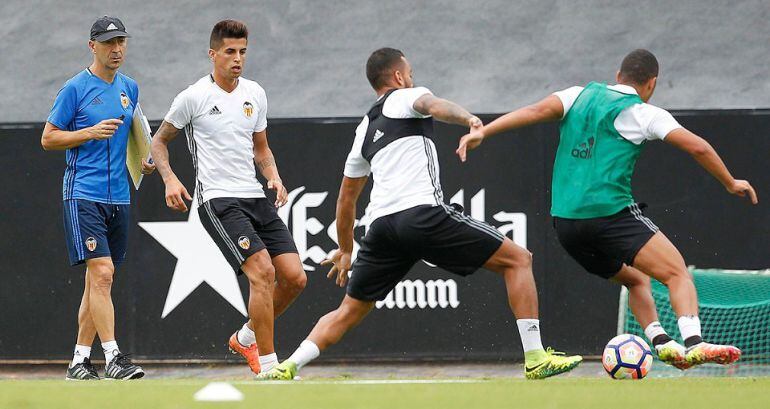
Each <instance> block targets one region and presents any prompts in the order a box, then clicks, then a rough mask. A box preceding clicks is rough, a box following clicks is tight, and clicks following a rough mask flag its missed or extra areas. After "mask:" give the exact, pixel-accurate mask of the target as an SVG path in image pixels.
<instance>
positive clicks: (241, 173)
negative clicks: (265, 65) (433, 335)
mask: <svg viewBox="0 0 770 409" xmlns="http://www.w3.org/2000/svg"><path fill="white" fill-rule="evenodd" d="M247 43H248V30H247V28H246V26H245V25H244V24H243V23H241V22H238V21H233V20H223V21H220V22H219V23H217V24H216V25H215V26H214V29H213V30H212V31H211V39H210V49H209V57H210V58H211V61H212V62H213V63H214V70H213V72H212V73H211V74H209V75H206V76H205V77H203V78H201V79H200V80H198V82H196V83H195V84H193V85H191V86H189V87H188V88H187V89H186V90H184V91H182V92H181V93H179V95H177V97H176V98H175V99H174V102H173V104H172V105H171V109H170V110H169V111H168V114H166V118H165V120H164V121H163V123H162V124H161V126H160V128H159V129H158V132H157V133H156V135H155V137H154V138H153V143H152V155H153V158H154V159H155V163H156V164H157V167H158V172H159V173H160V174H161V176H162V177H163V182H164V183H165V184H166V204H167V205H168V207H170V208H172V209H175V210H179V211H187V205H186V204H185V202H184V199H187V200H191V198H190V194H189V193H188V192H187V190H186V189H185V187H184V186H183V185H182V183H181V182H180V181H179V179H178V178H177V177H176V175H175V174H174V172H173V171H172V170H171V166H170V165H169V160H168V143H169V142H170V141H171V140H172V139H174V138H175V137H176V135H177V133H178V132H179V130H180V129H182V128H184V129H185V132H186V134H187V141H188V145H189V148H190V154H191V155H192V159H193V165H194V166H195V174H196V179H197V184H196V189H195V192H196V195H197V196H198V198H197V199H198V214H199V215H200V220H201V223H203V226H204V227H205V228H206V231H207V232H208V233H209V235H211V238H212V239H213V240H214V242H215V243H217V246H218V247H219V249H220V250H221V251H222V254H223V255H224V256H225V258H226V259H227V261H228V262H229V263H230V265H231V266H232V268H233V270H235V272H236V273H237V274H245V275H246V277H247V278H248V280H249V308H248V310H249V321H248V322H247V323H246V324H244V325H243V328H241V329H240V330H238V331H237V332H236V333H234V334H233V335H232V336H231V337H230V341H229V346H230V349H231V350H232V351H233V352H235V353H239V354H241V355H242V356H243V357H244V358H245V359H246V361H247V362H248V364H249V367H250V368H251V370H252V371H253V372H254V373H259V372H260V370H267V369H270V368H272V367H273V366H274V365H276V364H277V363H278V358H277V357H276V354H275V349H274V347H273V321H274V319H275V317H277V316H278V315H280V314H281V313H282V312H283V311H285V310H286V309H287V308H288V307H289V305H290V304H291V302H292V301H294V299H295V298H296V297H297V296H298V295H299V293H300V292H301V291H302V289H303V288H304V287H305V282H306V280H307V278H306V277H305V272H304V270H303V269H302V263H301V262H300V260H299V255H298V254H297V248H296V247H295V246H294V240H293V239H292V237H291V234H290V233H289V230H288V229H287V228H286V225H285V224H284V223H283V221H282V220H281V219H280V217H278V213H277V212H276V207H278V206H283V205H284V204H286V196H287V195H286V189H285V188H284V187H283V183H282V182H281V178H280V176H279V175H278V167H277V165H276V164H275V159H274V158H273V153H272V151H271V150H270V147H269V146H268V144H267V130H266V129H267V97H266V96H265V91H264V90H263V89H262V87H260V86H259V84H257V83H256V82H254V81H250V80H247V79H245V78H241V77H240V75H241V71H242V69H243V65H244V64H245V62H246V45H247ZM255 162H256V165H257V167H258V168H259V170H260V171H261V172H262V176H264V177H265V178H266V179H267V181H268V182H267V187H268V188H269V189H273V190H275V191H276V194H277V200H276V201H275V204H273V203H270V202H269V201H268V200H267V198H266V197H265V193H264V191H263V190H262V185H261V184H260V183H259V181H258V180H257V175H256V171H255V169H254V164H255ZM222 274H224V272H222ZM257 345H259V348H257Z"/></svg>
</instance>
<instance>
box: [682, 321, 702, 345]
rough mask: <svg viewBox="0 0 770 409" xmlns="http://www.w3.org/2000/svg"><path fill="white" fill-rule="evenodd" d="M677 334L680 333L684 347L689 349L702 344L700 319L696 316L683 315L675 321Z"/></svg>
mask: <svg viewBox="0 0 770 409" xmlns="http://www.w3.org/2000/svg"><path fill="white" fill-rule="evenodd" d="M677 324H679V332H681V333H682V339H684V346H685V347H687V348H690V347H692V346H694V345H698V344H700V343H701V342H703V338H701V333H700V318H698V316H697V315H683V316H681V317H679V319H678V320H677Z"/></svg>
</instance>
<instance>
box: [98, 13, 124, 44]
mask: <svg viewBox="0 0 770 409" xmlns="http://www.w3.org/2000/svg"><path fill="white" fill-rule="evenodd" d="M115 37H131V36H130V35H128V33H126V26H124V25H123V22H122V21H120V19H118V18H115V17H109V16H104V17H100V18H99V19H98V20H96V21H95V22H94V25H92V26H91V40H94V41H99V42H102V41H107V40H111V39H113V38H115Z"/></svg>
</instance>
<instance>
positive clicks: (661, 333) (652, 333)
mask: <svg viewBox="0 0 770 409" xmlns="http://www.w3.org/2000/svg"><path fill="white" fill-rule="evenodd" d="M644 335H645V336H646V337H647V339H649V340H650V342H652V346H653V348H654V347H656V346H658V345H663V344H665V343H666V342H668V341H671V337H670V336H669V335H668V334H667V333H666V330H665V329H664V328H663V326H662V325H660V322H659V321H655V322H653V323H651V324H650V325H648V326H647V328H645V329H644Z"/></svg>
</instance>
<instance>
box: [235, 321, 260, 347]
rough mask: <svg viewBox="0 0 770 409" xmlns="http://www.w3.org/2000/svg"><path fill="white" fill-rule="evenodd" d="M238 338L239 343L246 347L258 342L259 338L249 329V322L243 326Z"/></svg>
mask: <svg viewBox="0 0 770 409" xmlns="http://www.w3.org/2000/svg"><path fill="white" fill-rule="evenodd" d="M237 337H238V342H240V343H241V345H243V346H245V347H247V346H249V345H251V344H254V343H256V342H257V336H256V335H255V334H254V331H252V330H251V328H249V323H248V322H247V323H245V324H243V328H241V329H239V330H238V335H237Z"/></svg>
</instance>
